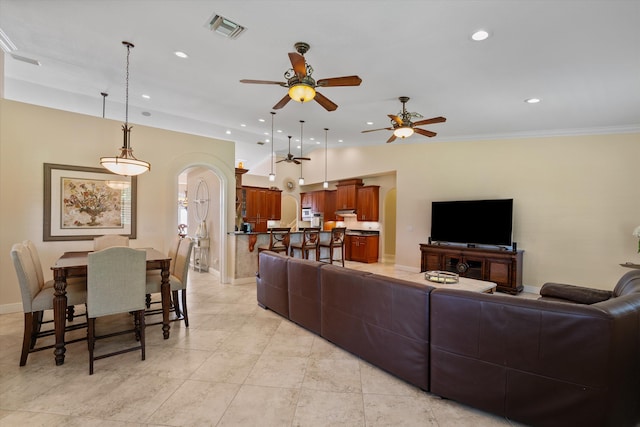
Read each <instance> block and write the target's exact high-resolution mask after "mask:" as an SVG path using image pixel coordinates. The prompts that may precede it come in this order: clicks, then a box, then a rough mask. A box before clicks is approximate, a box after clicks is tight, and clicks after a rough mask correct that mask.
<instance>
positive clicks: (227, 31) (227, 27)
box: [206, 14, 246, 39]
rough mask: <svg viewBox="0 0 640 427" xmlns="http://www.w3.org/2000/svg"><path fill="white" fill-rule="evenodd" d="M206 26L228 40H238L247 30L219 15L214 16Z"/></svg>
mask: <svg viewBox="0 0 640 427" xmlns="http://www.w3.org/2000/svg"><path fill="white" fill-rule="evenodd" d="M206 26H207V27H209V29H210V30H211V31H213V32H214V33H217V34H220V35H221V36H223V37H226V38H228V39H237V38H238V37H239V36H240V34H242V33H243V32H244V31H245V30H246V28H245V27H243V26H242V25H238V24H236V23H235V22H233V21H230V20H229V19H227V18H225V17H223V16H220V15H218V14H213V16H212V17H211V19H209V21H208V22H207V24H206Z"/></svg>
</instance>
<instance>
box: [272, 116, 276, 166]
mask: <svg viewBox="0 0 640 427" xmlns="http://www.w3.org/2000/svg"><path fill="white" fill-rule="evenodd" d="M275 115H276V113H275V112H274V111H272V112H271V175H273V117H274V116H275Z"/></svg>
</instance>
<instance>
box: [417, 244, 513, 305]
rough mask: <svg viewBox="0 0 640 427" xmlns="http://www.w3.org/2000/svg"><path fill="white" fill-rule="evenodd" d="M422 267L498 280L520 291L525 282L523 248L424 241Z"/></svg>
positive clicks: (502, 288)
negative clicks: (443, 243) (512, 249)
mask: <svg viewBox="0 0 640 427" xmlns="http://www.w3.org/2000/svg"><path fill="white" fill-rule="evenodd" d="M420 253H421V262H420V271H431V270H441V271H450V272H453V273H457V274H459V275H460V276H462V277H468V278H470V279H478V280H486V281H489V282H495V283H496V284H497V285H498V286H497V290H498V291H500V292H506V293H509V294H513V295H515V294H517V293H518V292H521V291H522V289H523V286H522V261H523V256H524V254H523V251H521V250H519V251H515V252H514V251H506V250H503V249H486V248H467V247H455V246H439V245H431V244H426V243H422V244H420Z"/></svg>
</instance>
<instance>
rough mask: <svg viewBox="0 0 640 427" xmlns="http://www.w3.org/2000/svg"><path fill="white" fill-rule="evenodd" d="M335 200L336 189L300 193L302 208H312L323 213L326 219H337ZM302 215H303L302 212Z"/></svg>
mask: <svg viewBox="0 0 640 427" xmlns="http://www.w3.org/2000/svg"><path fill="white" fill-rule="evenodd" d="M335 200H336V191H335V190H318V191H310V192H307V193H300V208H303V207H304V208H311V209H312V211H313V212H314V213H322V214H323V215H324V220H325V221H335V220H336V202H335ZM300 216H301V217H302V212H301V213H300Z"/></svg>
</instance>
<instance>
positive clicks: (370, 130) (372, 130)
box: [360, 128, 393, 133]
mask: <svg viewBox="0 0 640 427" xmlns="http://www.w3.org/2000/svg"><path fill="white" fill-rule="evenodd" d="M379 130H393V128H380V129H367V130H363V131H362V132H360V133H367V132H376V131H379Z"/></svg>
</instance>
